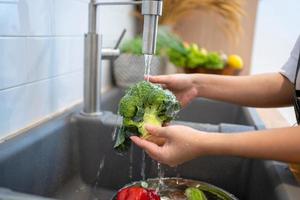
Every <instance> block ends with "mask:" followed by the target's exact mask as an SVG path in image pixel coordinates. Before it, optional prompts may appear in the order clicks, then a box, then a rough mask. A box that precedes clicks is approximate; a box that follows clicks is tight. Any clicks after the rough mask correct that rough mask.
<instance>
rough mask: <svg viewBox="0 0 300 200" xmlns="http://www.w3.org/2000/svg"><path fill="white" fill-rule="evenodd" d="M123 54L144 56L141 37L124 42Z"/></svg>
mask: <svg viewBox="0 0 300 200" xmlns="http://www.w3.org/2000/svg"><path fill="white" fill-rule="evenodd" d="M121 52H123V53H130V54H134V55H142V38H141V37H140V36H138V37H136V38H133V39H131V40H128V41H126V42H124V44H122V46H121Z"/></svg>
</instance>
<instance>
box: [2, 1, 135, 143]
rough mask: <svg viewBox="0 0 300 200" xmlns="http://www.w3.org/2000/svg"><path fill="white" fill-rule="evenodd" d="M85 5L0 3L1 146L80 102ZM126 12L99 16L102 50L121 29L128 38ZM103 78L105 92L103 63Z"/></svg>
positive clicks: (113, 10)
mask: <svg viewBox="0 0 300 200" xmlns="http://www.w3.org/2000/svg"><path fill="white" fill-rule="evenodd" d="M88 2H89V0H0V140H1V138H4V137H6V136H8V135H10V134H12V133H14V132H16V131H17V130H19V129H21V128H24V127H26V126H27V125H29V124H31V123H32V122H34V121H36V120H39V119H41V118H43V117H45V116H46V115H49V114H51V113H54V112H56V111H58V110H60V109H62V108H64V107H67V106H68V105H70V104H72V103H73V102H75V101H78V100H80V99H82V86H83V83H82V81H83V80H82V77H83V74H82V71H83V34H84V33H85V32H86V31H87V20H88V19H87V17H88V16H87V14H88ZM131 10H132V7H105V8H101V9H100V10H99V11H100V14H99V17H100V19H99V20H98V21H99V32H101V33H103V34H104V37H103V38H104V44H105V46H112V45H114V43H115V42H116V40H117V38H118V36H119V34H120V32H121V31H122V29H123V28H127V30H128V32H127V36H126V37H130V36H132V35H133V29H134V28H133V26H134V24H133V21H132V20H131V19H130V12H131ZM100 24H101V26H100ZM102 72H103V73H102V83H103V90H105V89H107V88H109V87H110V77H111V75H110V73H109V65H108V64H107V62H104V64H103V69H102Z"/></svg>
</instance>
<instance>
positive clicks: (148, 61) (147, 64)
mask: <svg viewBox="0 0 300 200" xmlns="http://www.w3.org/2000/svg"><path fill="white" fill-rule="evenodd" d="M144 59H145V73H144V77H146V80H147V81H148V82H149V76H150V72H151V62H152V55H150V54H145V55H144Z"/></svg>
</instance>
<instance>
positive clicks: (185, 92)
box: [149, 74, 198, 106]
mask: <svg viewBox="0 0 300 200" xmlns="http://www.w3.org/2000/svg"><path fill="white" fill-rule="evenodd" d="M194 78H195V76H194V75H193V74H173V75H160V76H150V77H149V81H150V82H152V83H157V84H161V85H162V86H163V87H164V88H166V89H169V90H171V91H172V92H173V93H174V94H175V96H176V97H177V99H178V100H179V101H180V103H181V105H182V106H186V105H187V104H188V103H189V102H190V101H192V100H193V99H194V98H196V97H197V96H198V90H197V88H196V85H195V84H194Z"/></svg>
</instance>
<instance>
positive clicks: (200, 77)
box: [192, 74, 207, 97]
mask: <svg viewBox="0 0 300 200" xmlns="http://www.w3.org/2000/svg"><path fill="white" fill-rule="evenodd" d="M206 79H207V76H206V75H205V74H193V75H192V85H193V87H194V88H195V90H196V91H197V97H205V95H204V94H205V85H206V81H207V80H206Z"/></svg>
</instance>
